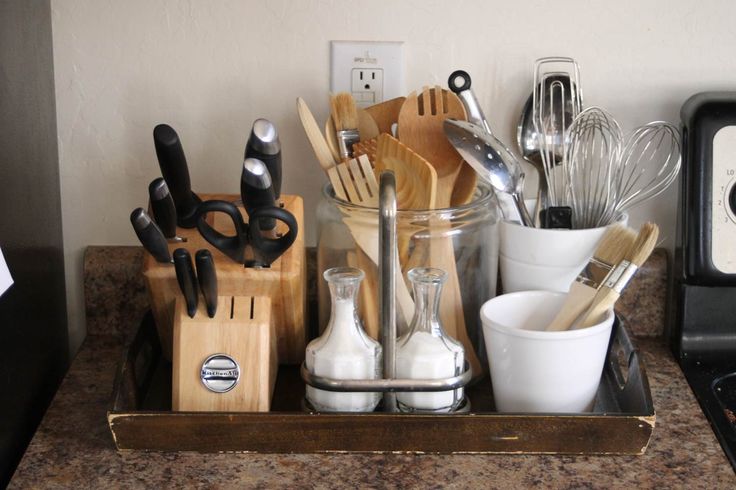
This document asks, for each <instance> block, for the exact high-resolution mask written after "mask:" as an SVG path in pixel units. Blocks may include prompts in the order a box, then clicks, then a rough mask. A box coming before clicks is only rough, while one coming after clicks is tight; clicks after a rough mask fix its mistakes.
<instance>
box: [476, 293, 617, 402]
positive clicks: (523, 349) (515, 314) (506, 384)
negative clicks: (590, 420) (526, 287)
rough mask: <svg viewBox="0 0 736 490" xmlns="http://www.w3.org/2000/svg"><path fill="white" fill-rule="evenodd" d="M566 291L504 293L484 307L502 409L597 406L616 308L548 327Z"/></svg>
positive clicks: (495, 389)
mask: <svg viewBox="0 0 736 490" xmlns="http://www.w3.org/2000/svg"><path fill="white" fill-rule="evenodd" d="M565 297H566V295H565V294H564V293H555V292H550V291H523V292H519V293H511V294H504V295H501V296H497V297H495V298H493V299H491V300H489V301H487V302H486V303H485V304H484V305H483V306H482V308H481V310H480V317H481V321H482V322H483V335H484V337H485V343H486V351H487V352H488V363H489V367H490V371H491V381H492V383H493V397H494V399H495V402H496V409H497V410H498V411H499V412H545V413H579V412H585V411H590V410H591V409H592V408H593V402H594V401H595V395H596V392H597V391H598V384H599V383H600V379H601V373H602V372H603V363H604V362H605V359H606V352H607V350H608V342H609V339H610V337H611V329H612V327H613V319H614V314H613V310H609V312H608V313H607V315H606V317H605V319H604V320H603V321H601V322H600V323H598V324H596V325H593V326H591V327H588V328H582V329H579V330H566V331H556V332H548V331H546V330H545V328H546V326H547V325H548V324H549V322H550V321H551V320H552V319H553V318H554V317H555V315H556V314H557V312H558V311H559V310H560V308H561V307H562V304H563V302H564V301H565Z"/></svg>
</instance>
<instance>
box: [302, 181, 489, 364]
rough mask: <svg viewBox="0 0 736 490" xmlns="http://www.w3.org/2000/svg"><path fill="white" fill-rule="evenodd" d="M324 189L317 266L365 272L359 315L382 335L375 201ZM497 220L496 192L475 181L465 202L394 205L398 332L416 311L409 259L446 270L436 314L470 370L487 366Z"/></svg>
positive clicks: (325, 305) (326, 304)
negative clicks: (487, 309)
mask: <svg viewBox="0 0 736 490" xmlns="http://www.w3.org/2000/svg"><path fill="white" fill-rule="evenodd" d="M322 194H323V199H322V200H321V202H320V203H319V205H318V207H317V224H318V243H317V267H318V269H317V270H318V272H322V271H324V270H327V269H329V268H332V267H356V268H359V269H361V270H362V271H363V272H364V273H365V281H364V282H363V285H362V287H361V292H360V298H359V307H360V311H361V318H363V322H364V325H365V329H366V332H367V333H368V335H370V336H371V337H373V338H375V339H379V332H380V326H379V324H378V316H379V315H378V291H379V290H378V266H377V256H378V254H377V251H378V209H376V208H369V207H365V206H358V205H355V204H352V203H349V202H346V201H343V200H341V199H338V198H337V197H335V194H334V192H333V190H332V186H331V185H330V184H327V185H325V187H324V188H323V193H322ZM498 223H499V211H498V207H497V204H496V199H495V196H494V194H493V191H492V190H491V188H490V187H489V186H488V185H487V184H485V183H483V182H478V186H477V188H476V191H475V195H474V196H473V199H472V200H471V202H470V203H468V204H466V205H463V206H457V207H451V208H445V209H434V210H398V211H397V231H398V237H397V238H398V240H397V241H398V246H399V259H400V263H401V271H402V276H403V279H404V280H403V281H402V284H399V283H398V281H397V287H396V289H397V308H396V310H397V318H396V322H397V328H398V336H400V335H402V334H405V333H407V331H408V326H409V323H410V322H411V319H412V317H413V313H414V312H413V302H412V301H411V295H410V293H409V291H410V287H409V282H408V279H407V277H406V273H407V272H408V271H409V270H410V269H412V268H414V267H433V268H438V269H442V270H444V271H446V272H447V273H448V279H447V282H446V284H445V287H444V293H443V294H442V298H441V302H440V317H441V319H442V323H443V325H444V328H445V330H446V331H447V333H448V334H449V335H450V336H451V337H453V338H455V339H457V340H458V341H459V342H460V343H461V344H462V345H463V347H464V348H465V352H466V358H467V360H468V362H469V363H470V365H471V367H472V368H473V373H474V377H477V376H480V375H482V373H483V372H486V371H487V370H488V366H487V362H486V355H485V345H484V342H483V329H482V326H481V321H480V307H481V305H482V304H483V303H484V302H486V301H487V300H489V299H491V298H493V297H494V296H495V295H496V281H497V276H498ZM371 244H373V245H371ZM374 258H375V259H376V260H374ZM318 287H319V328H320V331H322V330H323V329H324V328H325V326H326V325H327V322H328V320H329V317H330V294H329V291H328V289H327V287H326V285H325V284H323V283H322V282H320V284H319V286H318ZM407 296H408V300H409V301H408V302H409V305H408V306H407V304H406V303H407ZM379 340H380V339H379Z"/></svg>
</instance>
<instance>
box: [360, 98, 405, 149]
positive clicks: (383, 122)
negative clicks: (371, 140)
mask: <svg viewBox="0 0 736 490" xmlns="http://www.w3.org/2000/svg"><path fill="white" fill-rule="evenodd" d="M405 100H406V97H396V98H395V99H391V100H386V101H384V102H381V103H380V104H376V105H372V106H370V107H366V108H365V111H366V112H367V113H368V114H370V115H371V116H372V117H373V120H374V121H376V124H377V125H378V131H380V132H381V133H391V126H392V125H393V124H394V123H396V122H398V121H399V112H400V111H401V106H402V105H403V104H404V101H405ZM360 139H361V140H362V139H363V135H362V134H361V138H360Z"/></svg>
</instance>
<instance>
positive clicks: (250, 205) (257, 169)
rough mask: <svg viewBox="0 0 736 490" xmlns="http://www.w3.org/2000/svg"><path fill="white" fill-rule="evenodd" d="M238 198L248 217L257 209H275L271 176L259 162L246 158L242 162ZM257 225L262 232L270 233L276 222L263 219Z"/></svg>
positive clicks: (255, 159)
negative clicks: (240, 199) (241, 201)
mask: <svg viewBox="0 0 736 490" xmlns="http://www.w3.org/2000/svg"><path fill="white" fill-rule="evenodd" d="M240 197H241V198H242V200H243V207H244V208H245V211H246V212H247V213H248V216H249V217H250V216H251V215H252V214H253V211H255V210H256V209H258V208H263V207H277V206H276V197H275V196H274V193H273V185H272V180H271V174H269V173H268V169H267V168H266V164H265V163H263V162H262V161H261V160H259V159H257V158H246V159H245V161H244V162H243V172H242V174H241V176H240ZM259 224H260V229H261V230H262V231H271V230H273V229H274V228H275V227H276V221H275V220H273V219H271V218H263V219H262V220H261V222H260V223H259Z"/></svg>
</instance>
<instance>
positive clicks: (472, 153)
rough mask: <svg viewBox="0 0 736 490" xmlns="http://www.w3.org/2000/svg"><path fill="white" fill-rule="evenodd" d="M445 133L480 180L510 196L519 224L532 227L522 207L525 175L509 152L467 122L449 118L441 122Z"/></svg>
mask: <svg viewBox="0 0 736 490" xmlns="http://www.w3.org/2000/svg"><path fill="white" fill-rule="evenodd" d="M444 130H445V136H447V139H448V140H449V141H450V143H452V146H454V147H455V149H456V150H457V151H458V153H460V155H462V157H463V159H464V160H465V161H466V162H468V163H469V164H470V165H471V166H472V167H473V170H475V172H476V173H477V174H478V176H479V177H480V178H481V179H483V180H485V181H486V182H488V183H489V184H491V186H492V187H493V188H494V189H495V190H496V191H498V192H503V193H505V194H508V195H510V196H511V197H512V199H513V200H514V205H516V209H517V210H518V211H519V216H521V221H522V224H523V225H524V226H534V222H533V220H532V217H531V216H530V215H529V211H527V209H526V206H525V205H524V192H523V183H524V172H522V171H521V165H520V164H519V161H518V160H517V159H516V157H515V156H514V155H513V154H512V153H511V152H510V151H509V149H508V148H506V146H504V144H503V143H501V141H499V140H498V138H496V137H495V136H492V135H490V134H488V133H487V132H486V131H485V130H484V129H483V128H482V127H480V126H478V125H476V124H473V123H470V122H467V121H457V120H454V119H448V120H446V121H445V122H444Z"/></svg>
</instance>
